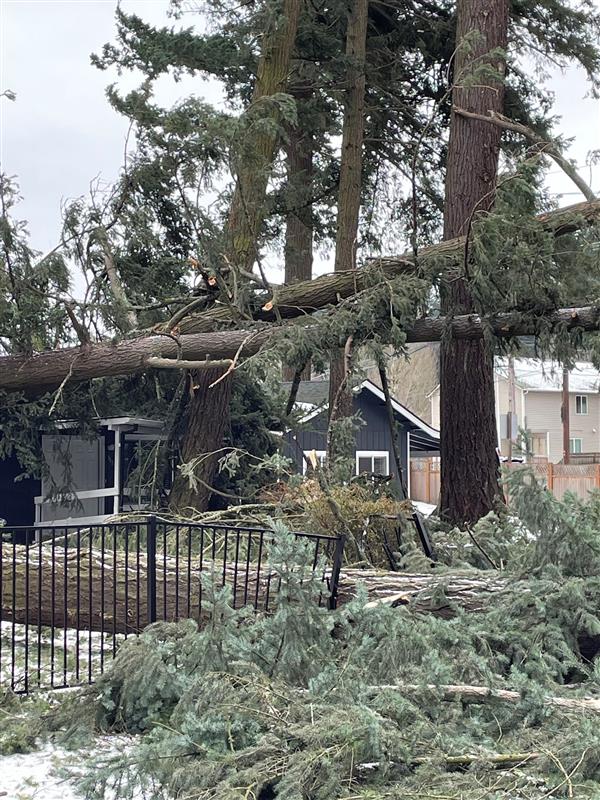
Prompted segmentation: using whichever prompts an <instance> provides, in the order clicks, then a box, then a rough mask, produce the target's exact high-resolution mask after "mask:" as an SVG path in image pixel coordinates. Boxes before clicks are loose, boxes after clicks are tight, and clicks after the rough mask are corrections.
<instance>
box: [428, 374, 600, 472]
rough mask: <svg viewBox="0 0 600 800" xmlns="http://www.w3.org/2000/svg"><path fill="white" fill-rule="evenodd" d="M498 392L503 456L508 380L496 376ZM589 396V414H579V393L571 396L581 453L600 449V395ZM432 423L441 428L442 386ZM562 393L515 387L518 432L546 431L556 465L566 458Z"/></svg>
mask: <svg viewBox="0 0 600 800" xmlns="http://www.w3.org/2000/svg"><path fill="white" fill-rule="evenodd" d="M494 389H495V394H496V425H497V427H498V440H499V447H500V450H501V452H502V454H503V455H507V454H508V438H507V435H506V434H507V424H506V415H507V414H508V407H509V403H508V397H509V384H508V380H507V379H506V378H504V377H502V376H498V375H496V379H495V381H494ZM586 396H587V398H588V413H587V415H582V414H576V413H575V411H576V400H575V397H576V393H574V392H571V394H570V395H569V415H570V433H571V438H572V439H581V440H582V441H581V445H582V447H581V449H582V452H600V395H598V394H586ZM430 402H431V424H432V425H433V426H434V427H436V428H439V427H440V392H439V387H438V388H437V389H436V390H435V391H434V393H433V394H432V395H431V398H430ZM561 404H562V394H561V392H557V391H553V392H540V391H527V390H526V389H525V390H524V389H522V388H521V387H520V386H516V387H515V413H516V416H517V419H516V424H517V431H518V429H519V428H524V429H526V430H527V431H529V433H531V434H536V433H537V434H540V433H545V434H546V441H547V458H548V461H551V462H552V463H554V464H556V463H558V462H559V461H561V460H562V457H563V441H562V436H563V434H562V419H561V413H560V410H561Z"/></svg>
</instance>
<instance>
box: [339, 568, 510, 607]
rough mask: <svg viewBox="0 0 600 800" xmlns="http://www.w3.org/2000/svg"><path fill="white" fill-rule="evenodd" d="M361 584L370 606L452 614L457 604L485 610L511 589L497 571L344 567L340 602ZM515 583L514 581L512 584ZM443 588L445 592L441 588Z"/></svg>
mask: <svg viewBox="0 0 600 800" xmlns="http://www.w3.org/2000/svg"><path fill="white" fill-rule="evenodd" d="M361 584H364V586H365V587H366V589H367V592H368V595H369V602H368V604H367V606H368V607H370V608H374V607H376V606H378V605H390V606H392V607H395V606H407V605H410V606H411V608H412V609H413V610H415V611H417V612H423V613H428V614H435V615H436V616H440V617H452V616H454V614H455V609H456V607H460V608H462V609H464V610H465V611H471V612H477V611H484V610H485V609H486V608H488V607H489V603H490V599H491V598H493V597H497V596H498V594H499V593H501V592H503V591H505V590H507V589H508V587H509V585H511V584H510V581H509V579H508V578H504V577H502V576H501V575H499V574H498V573H496V572H493V571H492V570H490V571H489V572H483V571H482V572H477V571H464V572H452V573H440V574H436V573H434V572H431V573H422V574H415V573H406V572H381V571H380V570H375V569H342V571H341V573H340V584H339V589H338V601H339V603H342V604H343V603H347V602H348V601H350V600H351V599H352V598H353V597H354V596H355V595H356V592H357V590H358V588H359V586H360V585H361ZM512 585H513V586H514V582H513V584H512ZM440 589H443V592H441V591H440Z"/></svg>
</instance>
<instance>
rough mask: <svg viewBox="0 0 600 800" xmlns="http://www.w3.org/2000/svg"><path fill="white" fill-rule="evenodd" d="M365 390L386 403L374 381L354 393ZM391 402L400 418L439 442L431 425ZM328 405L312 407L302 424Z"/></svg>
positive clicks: (367, 381)
mask: <svg viewBox="0 0 600 800" xmlns="http://www.w3.org/2000/svg"><path fill="white" fill-rule="evenodd" d="M363 389H367V390H368V391H369V392H371V394H372V395H374V396H375V397H377V398H378V399H379V400H383V402H385V394H384V393H383V392H382V391H381V389H380V388H379V387H378V386H376V385H375V384H374V383H373V382H372V381H370V380H368V379H367V380H365V381H363V382H362V383H360V384H359V385H358V386H356V387H355V388H354V390H353V391H354V393H355V394H358V393H359V392H360V391H362V390H363ZM391 400H392V408H393V409H394V411H395V412H396V413H397V414H400V416H402V417H404V419H406V420H408V421H409V422H412V424H413V425H416V426H417V428H420V429H421V430H422V431H423V432H424V433H426V434H427V435H428V436H431V438H432V439H435V440H436V441H439V439H440V432H439V431H438V430H436V429H435V428H432V427H431V425H428V424H427V423H426V422H425V420H422V419H421V417H418V416H417V415H416V414H413V412H412V411H409V410H408V408H406V406H403V405H402V403H399V402H398V401H397V400H394V398H393V397H392V398H391ZM297 405H299V404H297ZM309 405H310V404H308V403H303V404H302V407H306V406H309ZM328 405H329V404H328V403H323V404H321V405H320V406H312V409H313V410H312V411H310V412H309V413H308V414H306V415H305V416H303V417H302V419H301V420H300V422H308V421H309V420H311V419H313V418H314V417H316V416H318V415H319V414H320V413H321V412H322V411H325V409H326V408H327V407H328Z"/></svg>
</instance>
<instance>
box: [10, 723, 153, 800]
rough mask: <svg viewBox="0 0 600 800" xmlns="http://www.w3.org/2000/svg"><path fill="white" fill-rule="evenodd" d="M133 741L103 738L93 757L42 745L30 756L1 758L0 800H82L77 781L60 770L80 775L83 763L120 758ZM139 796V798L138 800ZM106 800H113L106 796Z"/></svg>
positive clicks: (121, 738) (127, 738) (20, 754)
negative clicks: (90, 759)
mask: <svg viewBox="0 0 600 800" xmlns="http://www.w3.org/2000/svg"><path fill="white" fill-rule="evenodd" d="M131 741H132V739H131V738H130V737H124V736H104V737H99V738H98V739H97V741H96V745H95V747H94V750H93V753H91V754H90V753H89V752H88V753H86V754H84V753H83V752H77V751H68V750H64V749H62V748H58V747H54V746H53V745H52V744H50V743H45V744H43V745H42V746H41V747H40V749H39V750H36V751H35V752H32V753H17V754H15V755H11V756H1V757H0V798H2V800H4V798H6V800H81V797H82V795H81V794H78V792H77V788H78V787H77V783H78V781H77V778H76V777H73V778H68V779H67V778H64V777H62V774H61V771H62V770H65V769H67V770H69V772H71V771H72V772H73V773H74V774H75V775H76V774H77V773H82V768H81V767H82V760H83V759H84V757H85V756H86V755H87V757H88V758H90V757H91V758H95V757H97V758H98V759H99V760H100V759H105V758H110V757H112V756H115V755H119V754H122V753H123V752H124V751H126V750H127V749H128V748H129V747H130V744H131ZM141 796H142V795H140V798H141ZM106 798H107V800H111V798H113V795H112V793H107V795H106Z"/></svg>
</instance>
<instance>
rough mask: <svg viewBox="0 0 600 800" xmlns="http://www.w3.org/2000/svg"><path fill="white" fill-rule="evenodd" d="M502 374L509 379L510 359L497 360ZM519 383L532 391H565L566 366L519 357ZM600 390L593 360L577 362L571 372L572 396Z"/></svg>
mask: <svg viewBox="0 0 600 800" xmlns="http://www.w3.org/2000/svg"><path fill="white" fill-rule="evenodd" d="M494 365H495V369H496V372H497V373H498V375H500V376H501V377H503V378H507V379H508V359H507V358H496V359H495V362H494ZM514 366H515V381H516V383H517V385H518V386H520V387H521V388H522V389H526V390H527V391H530V392H561V391H562V373H563V368H562V364H559V363H558V362H556V361H542V360H541V359H539V358H515V359H514ZM599 390H600V372H599V371H598V370H597V369H596V368H595V367H594V365H593V364H592V363H591V362H590V361H576V362H575V364H574V366H573V369H570V370H569V393H571V394H573V393H575V394H578V393H581V394H596V393H597V392H598V391H599Z"/></svg>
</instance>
